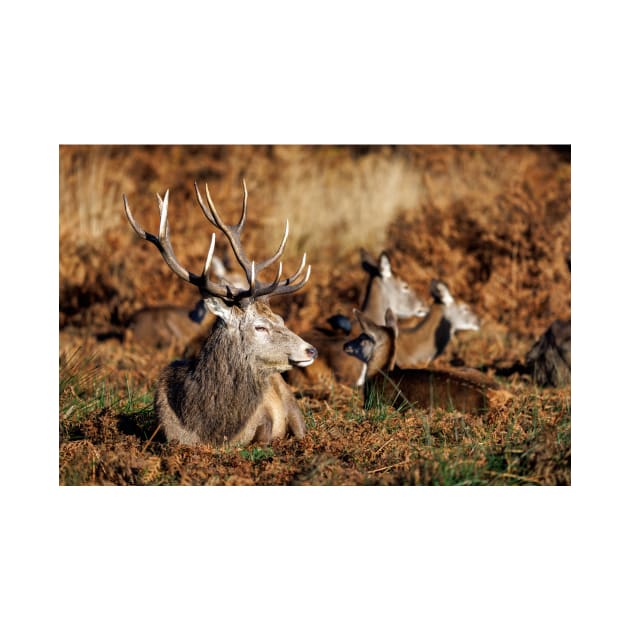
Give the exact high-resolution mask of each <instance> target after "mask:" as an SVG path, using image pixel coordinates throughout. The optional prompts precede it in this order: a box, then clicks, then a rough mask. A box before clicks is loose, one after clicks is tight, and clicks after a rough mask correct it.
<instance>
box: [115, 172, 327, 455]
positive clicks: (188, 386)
mask: <svg viewBox="0 0 630 630" xmlns="http://www.w3.org/2000/svg"><path fill="white" fill-rule="evenodd" d="M195 192H196V196H197V201H198V202H199V205H200V206H201V209H202V211H203V214H204V215H205V217H206V218H207V219H208V221H209V222H210V223H211V224H212V225H213V226H214V227H215V228H217V229H218V230H220V231H221V232H222V233H223V234H224V235H225V236H226V238H227V239H228V242H229V243H230V246H231V248H232V251H233V252H234V255H235V256H236V259H237V261H238V263H239V265H240V266H241V267H242V269H243V271H244V273H245V276H246V278H247V287H246V288H241V287H235V286H232V285H229V284H227V283H226V284H219V283H217V282H213V281H211V280H210V278H209V272H210V269H211V261H212V256H213V253H214V246H215V234H214V233H213V234H212V239H211V241H210V247H209V250H208V255H207V257H206V262H205V264H204V267H203V271H202V273H201V275H196V274H194V273H192V272H190V271H187V270H186V269H185V268H184V267H182V265H181V264H180V263H179V261H178V260H177V259H176V258H175V254H174V252H173V248H172V246H171V242H170V238H169V227H168V217H167V214H168V195H169V193H168V191H167V192H166V195H165V196H164V199H163V200H162V198H161V197H160V196H159V195H158V203H159V207H160V229H159V236H157V237H156V236H155V235H153V234H150V233H149V232H145V230H143V229H142V228H141V227H140V226H139V225H138V223H137V222H136V220H135V219H134V217H133V215H132V214H131V211H130V209H129V205H128V203H127V197H126V196H124V195H123V200H124V206H125V213H126V215H127V219H128V220H129V223H130V224H131V226H132V228H133V229H134V230H135V232H136V234H138V236H140V237H141V238H143V239H145V240H147V241H149V242H150V243H153V245H155V247H157V249H158V250H159V252H160V254H161V255H162V258H163V259H164V261H165V262H166V264H167V265H168V267H169V268H170V269H171V270H172V271H173V272H174V273H175V274H176V275H177V276H178V277H179V278H181V279H182V280H185V281H186V282H189V283H191V284H193V285H194V286H196V287H197V288H198V289H199V291H200V293H201V296H202V299H203V300H204V302H205V305H206V307H207V308H208V310H209V311H210V312H212V313H214V315H215V316H216V322H215V324H214V327H213V328H212V331H211V332H210V334H209V335H208V336H207V337H206V339H205V342H204V344H203V346H202V347H201V350H200V351H199V353H198V354H197V356H195V357H194V358H191V359H188V360H182V361H175V362H173V363H171V364H170V365H169V366H167V367H166V368H165V369H164V370H163V371H162V373H161V375H160V377H159V379H158V382H157V387H156V393H155V408H156V412H157V416H158V420H159V422H160V424H161V425H162V427H163V428H164V432H165V434H166V438H167V439H168V440H177V441H179V442H180V443H182V444H199V443H206V444H213V445H223V444H225V445H237V444H238V445H246V444H249V443H251V442H252V441H258V442H263V443H265V442H269V441H270V440H272V439H275V438H279V437H283V436H284V435H286V433H287V431H290V432H291V433H293V435H295V436H296V437H302V436H303V435H304V433H305V424H304V418H303V417H302V413H301V412H300V410H299V408H298V406H297V403H296V402H295V399H294V398H293V394H292V393H291V391H290V390H289V389H288V386H287V385H286V383H285V382H284V381H283V380H282V378H281V377H280V373H281V372H284V371H285V370H289V369H290V368H291V367H293V366H306V365H310V364H311V363H312V362H313V360H314V359H315V358H316V356H317V351H316V350H315V348H313V346H311V345H310V344H308V343H306V342H305V341H304V340H303V339H301V338H300V337H298V336H297V335H296V334H295V333H293V332H291V331H290V330H289V329H288V328H286V326H285V325H284V322H283V321H282V319H281V318H280V317H279V316H278V315H276V314H275V313H274V312H273V311H272V310H271V309H270V308H269V305H268V304H267V299H268V298H269V297H270V296H272V295H287V294H290V293H294V292H295V291H297V290H298V289H300V288H302V287H303V286H304V285H305V284H306V282H307V281H308V279H309V277H310V272H311V267H310V265H309V266H308V267H307V269H306V272H304V266H305V263H306V254H304V256H303V257H302V263H301V265H300V267H299V269H298V270H297V271H296V272H295V273H294V274H293V275H291V276H289V277H288V278H285V279H283V280H281V276H282V262H279V263H278V269H277V273H276V276H275V279H274V280H273V281H271V282H262V281H260V280H259V274H260V272H261V271H262V270H263V269H265V268H267V267H269V266H270V265H272V264H274V263H275V262H276V261H278V260H279V258H280V256H281V255H282V252H283V251H284V247H285V244H286V241H287V237H288V233H289V222H288V221H287V224H286V228H285V232H284V237H283V239H282V242H281V243H280V246H279V248H278V250H277V251H276V252H275V254H274V255H273V256H271V257H270V258H268V259H267V260H264V261H263V262H258V263H257V262H254V261H253V260H250V259H249V258H247V256H246V255H245V253H244V252H243V248H242V246H241V232H242V230H243V226H244V225H245V221H246V218H247V188H246V186H245V182H244V181H243V210H242V213H241V218H240V220H239V222H238V224H236V225H226V224H225V223H224V222H223V220H222V219H221V217H220V216H219V214H218V212H217V210H216V208H215V207H214V203H213V201H212V198H211V197H210V192H209V190H208V186H207V185H206V191H205V192H206V201H205V202H204V200H203V199H202V196H201V193H200V192H199V188H198V187H197V184H196V183H195ZM206 203H207V205H206Z"/></svg>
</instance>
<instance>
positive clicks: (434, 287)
mask: <svg viewBox="0 0 630 630" xmlns="http://www.w3.org/2000/svg"><path fill="white" fill-rule="evenodd" d="M429 292H430V293H431V297H432V298H433V299H434V300H435V301H436V302H438V304H444V306H449V305H450V304H453V302H454V301H455V300H454V299H453V296H452V295H451V292H450V291H449V290H448V287H447V286H446V284H445V283H444V282H442V281H441V280H436V279H435V278H434V279H433V280H431V285H430V287H429Z"/></svg>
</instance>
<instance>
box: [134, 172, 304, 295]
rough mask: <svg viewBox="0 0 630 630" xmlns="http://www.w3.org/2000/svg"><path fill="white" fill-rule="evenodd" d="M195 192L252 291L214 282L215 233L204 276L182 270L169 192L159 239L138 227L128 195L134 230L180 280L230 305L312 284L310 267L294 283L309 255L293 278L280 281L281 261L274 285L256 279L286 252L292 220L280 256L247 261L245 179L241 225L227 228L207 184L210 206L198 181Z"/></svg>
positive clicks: (163, 201)
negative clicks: (174, 240) (172, 230)
mask: <svg viewBox="0 0 630 630" xmlns="http://www.w3.org/2000/svg"><path fill="white" fill-rule="evenodd" d="M195 192H196V194H197V201H198V202H199V205H200V206H201V209H202V211H203V213H204V215H205V216H206V218H207V219H208V221H210V223H211V224H212V225H214V226H215V227H216V228H217V229H219V230H221V232H223V233H224V234H225V236H226V237H227V239H228V241H229V243H230V245H231V247H232V250H233V251H234V255H235V256H236V259H237V260H238V262H239V264H240V265H241V267H242V268H243V270H244V272H245V275H246V276H247V282H248V284H249V288H248V289H241V288H238V287H231V286H230V285H228V284H225V285H223V286H222V285H220V284H217V283H216V282H212V281H211V280H210V277H209V274H210V268H211V262H212V256H213V254H214V246H215V234H214V233H213V234H212V239H211V241H210V247H209V249H208V255H207V256H206V262H205V264H204V266H203V271H202V274H201V275H200V276H198V275H197V274H194V273H192V272H190V271H188V270H186V269H185V268H184V267H182V265H181V264H180V263H179V261H178V260H177V258H176V257H175V254H174V252H173V247H172V245H171V242H170V234H169V227H168V194H169V191H168V190H167V191H166V195H164V199H162V198H161V197H160V195H158V196H157V198H158V203H159V207H160V231H159V236H155V235H154V234H151V233H149V232H146V231H145V230H143V229H142V228H141V227H140V225H138V223H137V222H136V220H135V219H134V217H133V215H132V214H131V210H130V209H129V204H128V202H127V196H126V195H123V201H124V205H125V214H126V215H127V219H128V221H129V223H130V224H131V227H132V228H133V229H134V231H135V232H136V234H137V235H138V236H140V237H141V238H143V239H145V240H147V241H149V242H150V243H153V244H154V245H155V246H156V247H157V248H158V250H159V251H160V253H161V254H162V258H164V261H165V262H166V264H167V265H168V266H169V267H170V269H171V270H172V271H174V272H175V273H176V274H177V275H178V276H179V277H180V278H182V280H185V281H186V282H189V283H191V284H193V285H195V286H196V287H198V288H199V290H200V291H201V293H202V295H207V296H209V295H212V296H215V297H219V298H221V299H223V300H224V301H225V302H227V303H230V304H236V303H238V304H245V303H249V302H252V301H253V300H255V299H256V298H259V297H262V296H264V295H268V296H271V295H283V294H288V293H293V292H295V291H297V290H298V289H301V288H302V287H303V286H304V285H305V284H306V283H307V282H308V279H309V278H310V275H311V266H310V265H309V266H308V267H307V269H306V273H305V274H304V277H303V278H302V280H300V281H299V282H297V283H296V284H294V282H295V281H296V280H297V279H298V278H299V277H300V276H301V275H302V272H303V270H304V265H305V264H306V253H305V254H304V255H303V256H302V263H301V264H300V267H299V268H298V270H297V271H296V272H295V273H294V274H293V275H292V276H289V277H288V278H285V279H284V280H280V278H281V276H282V262H280V263H279V264H278V271H277V273H276V277H275V279H274V280H273V281H272V282H269V283H260V282H258V281H257V280H256V277H257V275H258V273H259V272H260V271H262V270H263V269H265V268H267V267H269V265H271V264H273V263H275V262H276V261H277V260H278V259H279V258H280V256H281V255H282V252H283V251H284V247H285V245H286V242H287V237H288V235H289V221H288V220H287V223H286V227H285V230H284V236H283V238H282V242H281V243H280V247H278V249H277V251H276V253H275V254H274V255H273V256H271V258H268V259H267V260H264V261H262V262H260V263H256V262H254V261H252V260H249V258H247V256H246V255H245V253H244V252H243V247H242V245H241V231H242V230H243V226H244V225H245V221H246V219H247V187H246V185H245V181H244V180H243V212H242V214H241V218H240V220H239V222H238V224H237V225H226V224H225V223H224V222H223V220H222V219H221V217H220V216H219V213H218V212H217V210H216V208H215V207H214V204H213V202H212V198H211V197H210V191H209V190H208V186H207V184H206V199H207V201H208V206H209V207H207V206H206V205H205V204H204V202H203V199H202V198H201V194H200V192H199V188H198V187H197V182H195Z"/></svg>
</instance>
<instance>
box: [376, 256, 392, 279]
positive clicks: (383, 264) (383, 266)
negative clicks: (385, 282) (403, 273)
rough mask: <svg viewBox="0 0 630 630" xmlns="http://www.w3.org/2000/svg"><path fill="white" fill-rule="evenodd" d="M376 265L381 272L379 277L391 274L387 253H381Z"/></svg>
mask: <svg viewBox="0 0 630 630" xmlns="http://www.w3.org/2000/svg"><path fill="white" fill-rule="evenodd" d="M378 265H379V269H380V272H381V278H389V277H391V275H392V266H391V264H390V262H389V258H388V257H387V254H381V256H380V258H379V259H378Z"/></svg>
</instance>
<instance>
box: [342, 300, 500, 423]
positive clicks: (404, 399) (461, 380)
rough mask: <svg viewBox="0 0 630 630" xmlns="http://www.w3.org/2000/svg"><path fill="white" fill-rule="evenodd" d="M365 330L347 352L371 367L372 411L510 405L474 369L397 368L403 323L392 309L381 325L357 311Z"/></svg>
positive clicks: (367, 400)
mask: <svg viewBox="0 0 630 630" xmlns="http://www.w3.org/2000/svg"><path fill="white" fill-rule="evenodd" d="M355 315H356V317H357V319H358V320H359V323H360V325H361V328H362V330H363V332H362V333H361V334H360V335H359V336H358V337H357V338H356V339H354V340H352V341H349V342H347V343H346V344H345V345H344V350H345V352H347V353H348V354H349V355H350V356H352V357H355V358H357V359H359V360H360V361H362V362H363V363H365V365H366V366H367V371H366V379H365V383H364V386H363V404H364V407H365V408H366V409H368V408H370V407H372V406H374V405H375V404H378V403H380V402H382V403H387V404H390V405H392V406H396V407H401V408H402V407H408V406H413V405H415V406H420V407H422V408H433V407H440V408H444V409H457V410H459V411H464V412H470V413H477V412H482V411H484V410H486V409H487V408H488V407H493V406H498V405H500V404H503V403H504V402H506V401H507V400H508V399H509V398H510V397H511V394H510V393H509V392H507V391H505V390H503V389H501V388H500V387H499V386H498V385H497V384H496V383H495V382H494V381H492V380H491V379H490V378H488V377H487V376H485V375H484V374H482V373H480V372H477V371H476V370H472V369H469V368H468V369H454V368H418V369H403V368H400V367H397V366H396V353H397V345H398V340H399V334H398V325H397V322H396V318H395V316H394V314H393V313H392V312H391V310H388V311H387V313H386V316H385V325H384V326H379V325H378V324H376V322H373V321H372V320H371V319H370V318H368V317H366V316H365V315H364V314H363V313H361V312H360V311H355Z"/></svg>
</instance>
